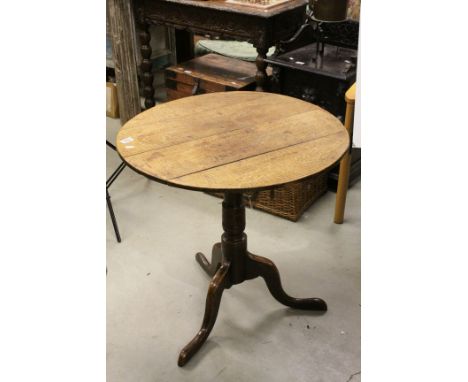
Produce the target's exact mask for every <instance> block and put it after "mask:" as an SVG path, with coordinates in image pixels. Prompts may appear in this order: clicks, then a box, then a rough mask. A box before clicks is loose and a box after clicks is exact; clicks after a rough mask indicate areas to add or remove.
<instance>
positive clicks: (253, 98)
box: [117, 91, 349, 366]
mask: <svg viewBox="0 0 468 382" xmlns="http://www.w3.org/2000/svg"><path fill="white" fill-rule="evenodd" d="M348 147H349V135H348V133H347V131H346V129H345V128H344V126H343V124H342V123H341V122H340V121H339V120H338V119H336V118H335V117H334V116H333V115H331V114H330V113H328V112H327V111H325V110H323V109H321V108H319V107H318V106H315V105H312V104H310V103H307V102H304V101H300V100H297V99H294V98H291V97H286V96H283V95H278V94H271V93H264V92H245V91H235V92H223V93H209V94H202V95H197V96H193V97H186V98H181V99H178V100H176V101H172V102H168V103H165V104H162V105H158V106H157V107H154V108H151V109H149V110H147V111H145V112H143V113H141V114H139V115H138V116H136V117H135V118H133V119H132V120H131V121H129V122H127V123H126V124H125V125H124V126H123V127H122V128H121V130H120V131H119V133H118V135H117V150H118V152H119V154H120V155H121V157H122V159H123V160H124V161H125V162H126V163H127V164H128V165H129V166H130V167H131V168H133V169H134V170H135V171H137V172H139V173H140V174H143V175H145V176H146V177H148V178H150V179H153V180H155V181H158V182H161V183H165V184H168V185H170V186H174V187H181V188H186V189H189V190H195V191H209V192H223V193H224V201H223V207H222V226H223V230H224V233H223V234H222V236H221V242H220V243H216V244H215V245H214V246H213V252H212V256H211V262H209V261H208V260H207V259H206V258H205V256H204V255H203V254H201V253H197V254H196V259H197V261H198V263H199V264H200V265H201V266H202V268H203V269H204V270H205V271H206V273H208V274H209V275H210V276H212V280H211V282H210V284H209V288H208V295H207V298H206V310H205V316H204V319H203V323H202V327H201V329H200V331H199V332H198V333H197V334H196V336H195V337H194V338H193V340H192V341H190V342H189V343H188V345H186V346H185V347H184V348H183V349H182V351H181V352H180V356H179V360H178V364H179V366H183V365H185V363H186V362H187V361H188V360H189V359H190V358H191V357H192V356H193V355H194V354H195V353H196V352H197V351H198V349H200V347H201V346H202V345H203V343H204V342H205V341H206V339H207V337H208V335H209V334H210V332H211V330H212V328H213V325H214V323H215V321H216V317H217V313H218V309H219V305H220V301H221V296H222V293H223V292H224V290H225V289H229V288H230V287H231V286H233V285H236V284H239V283H242V282H243V281H245V280H250V279H253V278H256V277H263V279H264V280H265V282H266V284H267V287H268V289H269V291H270V293H271V294H272V295H273V297H274V298H275V299H276V300H278V301H279V302H280V303H282V304H284V305H286V306H289V307H292V308H297V309H308V310H320V311H325V310H326V309H327V305H326V303H325V302H324V301H323V300H321V299H320V298H294V297H291V296H289V295H288V294H286V292H285V291H284V290H283V288H282V286H281V281H280V276H279V272H278V270H277V268H276V267H275V265H274V264H273V263H272V262H271V261H270V260H268V259H266V258H264V257H260V256H256V255H253V254H252V253H250V252H249V251H248V250H247V235H246V234H245V233H244V229H245V208H244V205H243V198H242V194H243V192H244V191H255V190H264V189H273V188H274V187H277V186H278V185H282V184H287V183H290V182H294V181H298V180H300V179H305V178H307V177H310V176H312V175H315V174H318V173H320V172H323V171H325V170H327V169H328V168H329V167H330V166H332V165H333V164H335V163H336V162H337V161H338V160H339V159H340V158H341V157H342V155H343V154H344V153H345V151H346V150H347V149H348Z"/></svg>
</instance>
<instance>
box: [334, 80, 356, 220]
mask: <svg viewBox="0 0 468 382" xmlns="http://www.w3.org/2000/svg"><path fill="white" fill-rule="evenodd" d="M345 99H346V116H345V127H346V130H348V134H349V150H348V151H347V152H346V153H345V155H344V156H343V158H342V159H341V161H340V173H339V174H338V187H337V190H336V203H335V218H334V222H335V224H342V223H343V219H344V210H345V205H346V195H347V193H348V183H349V169H350V166H351V150H352V147H353V124H354V102H355V99H356V84H353V85H352V86H351V87H350V88H349V89H348V91H347V92H346V94H345Z"/></svg>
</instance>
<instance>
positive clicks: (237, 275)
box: [178, 193, 327, 366]
mask: <svg viewBox="0 0 468 382" xmlns="http://www.w3.org/2000/svg"><path fill="white" fill-rule="evenodd" d="M223 228H224V234H223V235H222V237H221V243H216V244H215V245H214V246H213V250H212V254H211V263H210V262H209V261H208V260H207V259H206V257H205V256H204V255H203V254H202V253H197V254H196V255H195V258H196V260H197V262H198V263H199V264H200V266H201V267H202V269H203V270H204V271H205V272H206V273H207V274H208V275H210V276H213V278H212V279H211V282H210V285H209V287H208V295H207V297H206V305H205V316H204V318H203V323H202V326H201V329H200V330H199V332H198V333H197V334H196V335H195V337H194V338H193V339H192V340H191V341H190V342H189V343H188V344H187V345H186V346H185V347H184V348H183V349H182V351H181V352H180V355H179V360H178V365H179V366H184V365H185V364H186V363H187V362H188V361H189V360H190V359H191V358H192V357H193V355H194V354H195V353H196V352H197V351H198V350H199V349H200V348H201V346H202V345H203V343H204V342H205V341H206V339H207V338H208V336H209V334H210V332H211V330H212V329H213V326H214V324H215V322H216V317H217V315H218V310H219V305H220V303H221V297H222V294H223V291H224V290H225V289H229V288H230V287H231V286H233V285H235V284H240V283H242V282H244V281H246V280H251V279H254V278H256V277H262V278H263V279H264V280H265V283H266V285H267V287H268V290H269V291H270V293H271V294H272V296H273V297H274V298H275V299H276V300H277V301H278V302H280V303H281V304H283V305H286V306H289V307H291V308H295V309H305V310H315V311H326V310H327V304H326V303H325V301H323V300H322V299H320V298H295V297H291V296H289V295H288V294H287V293H286V292H285V291H284V289H283V287H282V285H281V280H280V274H279V271H278V269H277V268H276V266H275V264H274V263H273V262H272V261H271V260H269V259H267V258H265V257H261V256H256V255H254V254H252V253H250V252H248V251H247V235H246V234H245V233H244V229H245V208H244V206H243V204H242V194H240V193H225V196H224V202H223Z"/></svg>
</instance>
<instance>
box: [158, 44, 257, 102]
mask: <svg viewBox="0 0 468 382" xmlns="http://www.w3.org/2000/svg"><path fill="white" fill-rule="evenodd" d="M256 70H257V69H256V66H255V64H254V63H252V62H245V61H241V60H237V59H235V58H230V57H224V56H221V55H218V54H214V53H210V54H207V55H204V56H201V57H197V58H194V59H192V60H190V61H186V62H183V63H181V64H178V65H174V66H171V67H169V68H167V69H166V72H165V81H166V91H167V99H168V101H172V100H175V99H178V98H182V97H188V96H190V95H195V94H203V93H214V92H222V91H230V90H254V89H255V73H256Z"/></svg>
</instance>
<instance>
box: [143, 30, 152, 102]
mask: <svg viewBox="0 0 468 382" xmlns="http://www.w3.org/2000/svg"><path fill="white" fill-rule="evenodd" d="M150 41H151V34H150V32H149V24H148V23H146V22H142V23H140V43H141V47H140V51H141V56H142V60H141V74H142V76H143V84H144V88H143V94H144V96H145V108H146V109H149V108H150V107H153V106H154V88H153V68H152V63H151V52H152V49H151V45H150Z"/></svg>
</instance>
